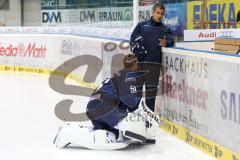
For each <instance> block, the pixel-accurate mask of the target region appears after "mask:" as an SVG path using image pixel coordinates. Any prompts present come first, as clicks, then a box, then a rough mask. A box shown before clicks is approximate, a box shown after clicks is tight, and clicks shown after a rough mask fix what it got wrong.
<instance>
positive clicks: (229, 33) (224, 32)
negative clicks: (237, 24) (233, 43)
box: [218, 31, 235, 37]
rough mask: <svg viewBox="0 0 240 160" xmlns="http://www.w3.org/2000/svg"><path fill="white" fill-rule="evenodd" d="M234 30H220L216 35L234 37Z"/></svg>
mask: <svg viewBox="0 0 240 160" xmlns="http://www.w3.org/2000/svg"><path fill="white" fill-rule="evenodd" d="M234 36H235V32H234V31H220V32H219V36H218V37H234Z"/></svg>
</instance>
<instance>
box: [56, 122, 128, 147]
mask: <svg viewBox="0 0 240 160" xmlns="http://www.w3.org/2000/svg"><path fill="white" fill-rule="evenodd" d="M54 144H55V145H56V146H57V147H59V148H63V147H67V146H72V147H84V148H88V149H93V150H116V149H122V148H125V147H127V146H128V145H129V144H130V142H129V141H126V142H117V140H116V137H115V134H114V133H112V132H110V131H107V130H95V131H94V130H93V129H92V128H91V127H86V126H80V125H76V124H68V125H64V126H61V127H60V129H59V131H58V134H57V136H56V138H55V139H54Z"/></svg>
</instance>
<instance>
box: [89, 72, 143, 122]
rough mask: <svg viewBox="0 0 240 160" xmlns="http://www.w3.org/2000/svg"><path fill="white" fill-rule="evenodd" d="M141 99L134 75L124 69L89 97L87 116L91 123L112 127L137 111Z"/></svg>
mask: <svg viewBox="0 0 240 160" xmlns="http://www.w3.org/2000/svg"><path fill="white" fill-rule="evenodd" d="M140 100H141V97H138V93H137V88H136V73H135V72H133V71H131V70H128V69H124V70H121V71H119V72H117V73H114V74H113V75H112V77H111V78H108V79H106V80H105V81H104V82H103V83H102V84H101V85H99V86H98V87H97V88H96V90H95V91H94V92H93V94H92V95H91V99H90V101H89V103H88V105H87V115H88V117H89V118H90V119H91V120H92V121H98V120H101V121H105V123H107V124H108V126H110V127H114V126H115V125H116V124H117V123H118V122H119V121H121V120H122V119H123V118H124V117H126V116H127V113H128V112H133V111H134V110H136V109H137V107H138V104H139V103H140Z"/></svg>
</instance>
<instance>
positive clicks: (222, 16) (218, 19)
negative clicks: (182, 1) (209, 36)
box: [187, 0, 240, 29]
mask: <svg viewBox="0 0 240 160" xmlns="http://www.w3.org/2000/svg"><path fill="white" fill-rule="evenodd" d="M239 3H240V1H239V0H219V1H207V8H206V11H205V21H206V22H212V23H213V24H209V25H207V26H208V27H207V28H208V29H225V28H239V25H236V24H234V23H235V22H236V20H237V13H238V11H239V10H240V6H239ZM202 4H203V2H202V1H192V2H187V29H199V27H200V20H201V5H202ZM223 22H229V23H232V24H221V23H223ZM217 23H219V24H217Z"/></svg>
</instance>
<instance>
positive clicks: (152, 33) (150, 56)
mask: <svg viewBox="0 0 240 160" xmlns="http://www.w3.org/2000/svg"><path fill="white" fill-rule="evenodd" d="M138 36H142V37H143V46H144V48H145V49H146V50H147V53H146V55H145V56H144V57H143V58H142V57H141V59H140V58H139V56H138V55H137V53H134V54H135V55H136V56H137V57H138V61H140V62H144V61H147V62H156V63H161V60H162V53H161V46H159V43H160V41H159V39H164V38H165V39H166V40H167V47H172V46H173V45H174V33H173V32H172V30H171V29H170V28H169V27H167V26H166V25H165V24H163V23H162V22H155V21H154V20H153V19H152V18H151V19H149V20H147V21H142V22H139V23H138V24H137V26H136V27H135V29H134V31H133V33H132V35H131V39H130V44H131V45H132V44H134V40H135V39H136V37H138Z"/></svg>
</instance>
